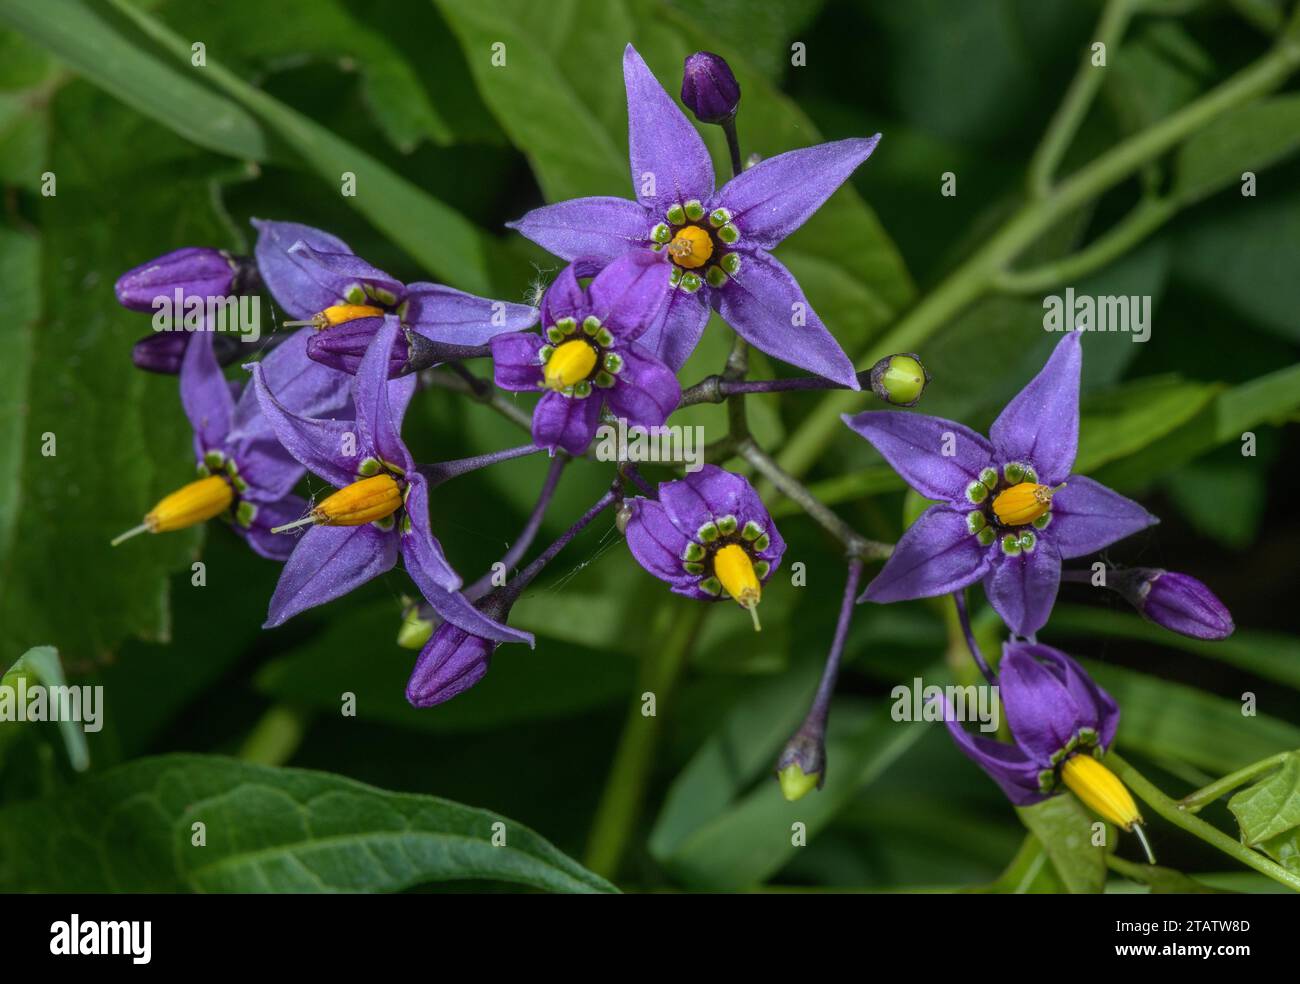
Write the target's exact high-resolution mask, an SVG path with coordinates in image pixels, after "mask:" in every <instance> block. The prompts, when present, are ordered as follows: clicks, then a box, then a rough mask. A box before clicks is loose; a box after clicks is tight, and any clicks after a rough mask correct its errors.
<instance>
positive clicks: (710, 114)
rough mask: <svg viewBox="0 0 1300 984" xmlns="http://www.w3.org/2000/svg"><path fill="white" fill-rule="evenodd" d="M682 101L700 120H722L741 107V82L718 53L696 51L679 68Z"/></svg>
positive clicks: (704, 121) (723, 121)
mask: <svg viewBox="0 0 1300 984" xmlns="http://www.w3.org/2000/svg"><path fill="white" fill-rule="evenodd" d="M682 104H683V105H685V106H686V108H687V109H689V110H690V111H691V112H692V113H694V114H695V118H696V119H698V120H699V121H700V122H701V123H725V122H726V121H727V120H729V119H731V118H732V117H734V116H735V115H736V110H737V109H738V108H739V107H740V85H739V83H737V82H736V76H735V75H733V74H732V73H731V66H730V65H728V64H727V60H726V59H725V58H723V57H722V56H721V55H715V54H713V52H711V51H697V52H695V54H693V55H690V56H689V57H688V58H687V59H686V65H685V67H684V69H683V71H682Z"/></svg>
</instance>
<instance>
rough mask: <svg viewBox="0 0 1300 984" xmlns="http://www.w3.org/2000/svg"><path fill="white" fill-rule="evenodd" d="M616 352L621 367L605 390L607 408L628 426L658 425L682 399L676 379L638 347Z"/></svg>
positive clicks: (633, 345)
mask: <svg viewBox="0 0 1300 984" xmlns="http://www.w3.org/2000/svg"><path fill="white" fill-rule="evenodd" d="M618 352H619V354H620V355H621V356H622V358H623V368H622V370H621V371H620V372H619V373H618V375H617V376H615V377H614V386H613V388H612V389H610V390H606V391H605V399H606V400H607V402H608V403H609V408H610V409H611V410H613V411H614V414H615V416H618V417H622V418H623V419H625V420H626V421H627V423H628V425H629V426H636V425H639V426H641V427H659V426H661V425H662V424H663V422H664V421H665V420H667V419H668V416H669V414H671V413H672V412H673V411H674V410H676V409H677V404H678V403H680V402H681V399H682V387H681V384H680V383H678V382H677V377H676V376H675V375H673V372H672V370H671V369H669V368H668V367H667V366H666V365H664V364H663V363H662V362H660V361H659V360H658V359H656V358H655V357H654V356H652V355H650V354H649V353H648V352H646V351H645V350H644V349H643V348H642V347H641V346H640V345H636V344H632V345H627V346H621V347H620V348H619V349H618ZM596 392H598V393H599V392H600V391H599V390H597V391H596Z"/></svg>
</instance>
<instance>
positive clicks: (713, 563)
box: [626, 465, 785, 626]
mask: <svg viewBox="0 0 1300 984" xmlns="http://www.w3.org/2000/svg"><path fill="white" fill-rule="evenodd" d="M627 505H628V506H629V507H630V510H631V516H630V518H629V519H628V523H627V530H626V533H627V545H628V548H629V549H630V550H631V551H632V556H633V557H635V558H636V561H637V563H638V564H640V565H641V566H642V567H644V568H645V569H646V570H647V571H649V572H650V573H651V574H653V575H654V576H655V577H657V578H659V579H660V580H661V581H667V582H668V584H669V585H670V586H671V587H672V590H673V591H674V592H675V593H676V594H680V595H685V596H686V597H688V598H695V599H698V600H700V601H717V600H719V599H720V598H722V597H723V595H724V593H725V594H726V596H728V597H730V598H733V599H735V601H736V602H737V603H738V604H740V605H741V606H742V607H744V608H747V609H749V611H750V613H751V615H754V618H755V626H757V614H756V608H757V606H758V602H759V599H760V597H761V595H762V587H761V586H762V585H763V584H765V583H766V582H767V580H768V579H769V578H771V576H772V574H773V573H774V572H775V571H776V568H777V566H778V565H779V564H780V563H781V555H782V554H783V553H785V541H784V540H782V539H781V534H780V533H778V532H777V529H776V524H775V523H773V522H772V517H771V516H769V515H768V513H767V510H766V509H765V508H764V507H763V502H762V500H761V499H759V497H758V493H757V492H755V491H754V489H753V487H752V486H751V485H750V484H749V482H747V481H746V480H745V479H744V478H743V477H741V476H740V475H734V474H732V473H731V472H728V471H723V470H722V469H721V468H719V467H718V466H717V465H705V466H704V467H703V468H702V469H701V470H700V471H698V472H696V473H694V474H690V475H687V476H686V477H685V478H683V479H679V480H677V481H673V482H664V483H663V484H661V485H660V486H659V500H658V501H657V502H656V501H654V500H651V499H642V498H639V497H638V498H635V499H629V500H628V502H627Z"/></svg>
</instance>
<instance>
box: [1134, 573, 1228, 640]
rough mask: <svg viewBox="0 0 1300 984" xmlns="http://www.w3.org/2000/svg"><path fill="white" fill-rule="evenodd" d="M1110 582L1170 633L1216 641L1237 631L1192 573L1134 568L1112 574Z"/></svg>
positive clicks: (1217, 603)
mask: <svg viewBox="0 0 1300 984" xmlns="http://www.w3.org/2000/svg"><path fill="white" fill-rule="evenodd" d="M1111 580H1112V581H1113V582H1114V585H1115V588H1116V590H1117V591H1119V592H1120V593H1121V594H1123V595H1124V597H1125V598H1127V599H1128V601H1129V604H1131V605H1132V606H1133V607H1134V608H1136V609H1137V610H1138V612H1139V613H1140V614H1141V615H1142V617H1143V618H1145V619H1146V620H1147V621H1149V622H1155V623H1156V624H1157V625H1163V626H1164V627H1165V628H1166V629H1169V631H1171V632H1177V633H1179V634H1180V635H1185V636H1191V637H1192V638H1193V639H1211V640H1217V639H1226V638H1228V636H1230V635H1232V633H1233V632H1234V631H1235V630H1236V625H1235V624H1234V623H1233V621H1232V613H1231V612H1230V611H1228V609H1227V608H1226V607H1225V606H1224V604H1223V602H1221V601H1220V600H1219V599H1218V598H1216V597H1215V595H1214V592H1213V591H1211V590H1210V589H1209V588H1207V587H1206V586H1205V585H1204V584H1202V583H1201V582H1200V581H1198V580H1197V579H1196V578H1194V577H1192V576H1191V575H1189V574H1180V573H1178V572H1177V571H1166V570H1160V569H1153V568H1146V567H1135V568H1132V569H1130V570H1126V571H1120V572H1114V573H1112V575H1111Z"/></svg>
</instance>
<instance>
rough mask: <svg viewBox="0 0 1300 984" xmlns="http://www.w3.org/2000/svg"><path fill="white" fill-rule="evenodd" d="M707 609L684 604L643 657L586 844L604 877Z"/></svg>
mask: <svg viewBox="0 0 1300 984" xmlns="http://www.w3.org/2000/svg"><path fill="white" fill-rule="evenodd" d="M677 610H678V608H677V606H673V611H677ZM708 611H709V606H707V605H701V604H698V603H696V604H693V605H691V606H689V608H688V609H687V611H686V612H685V613H684V614H682V615H680V617H677V618H675V619H674V620H673V622H672V628H671V630H670V631H669V634H668V636H667V638H665V639H663V641H662V643H661V644H657V645H656V646H655V647H654V648H652V649H651V650H650V652H649V653H648V654H647V656H646V664H645V669H644V672H643V674H642V681H641V687H640V688H639V690H638V692H637V694H636V695H635V699H634V700H633V701H632V706H631V708H630V709H629V710H628V715H627V722H626V723H625V724H624V725H623V734H622V736H621V737H620V738H619V741H618V748H617V749H616V750H615V752H614V763H613V765H612V766H611V767H610V770H609V779H608V780H607V781H606V783H605V791H604V793H603V794H602V795H601V798H600V806H599V807H598V808H597V810H596V818H595V820H594V821H593V823H592V828H591V835H590V838H589V840H588V842H587V858H586V865H587V867H588V868H590V869H591V870H592V871H594V872H596V873H597V874H599V875H602V876H604V877H605V878H611V879H612V878H613V877H614V876H615V875H616V874H617V872H618V867H619V864H620V862H621V861H622V860H623V853H624V851H626V850H627V844H628V840H629V839H630V838H631V836H632V832H633V829H634V828H635V827H636V822H637V818H638V817H639V816H640V814H641V803H642V800H643V799H644V798H645V787H646V782H647V781H648V780H649V776H650V767H651V765H652V764H653V762H654V752H655V747H656V746H657V745H658V742H659V731H660V725H659V721H660V718H659V714H660V713H661V712H662V711H664V710H665V709H666V706H667V703H668V699H669V696H670V695H671V693H672V690H673V687H674V685H675V684H676V682H677V678H678V676H679V675H680V674H681V670H682V667H683V666H684V665H685V664H686V658H687V656H688V655H689V653H690V650H691V645H692V644H693V643H694V641H695V635H696V632H697V631H698V630H699V627H700V624H701V623H702V622H703V621H704V616H705V614H706V613H707V612H708ZM646 693H648V694H653V695H654V708H655V713H654V714H653V715H649V716H648V715H646V714H645V713H644V712H643V708H644V700H643V697H642V695H643V694H646Z"/></svg>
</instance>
